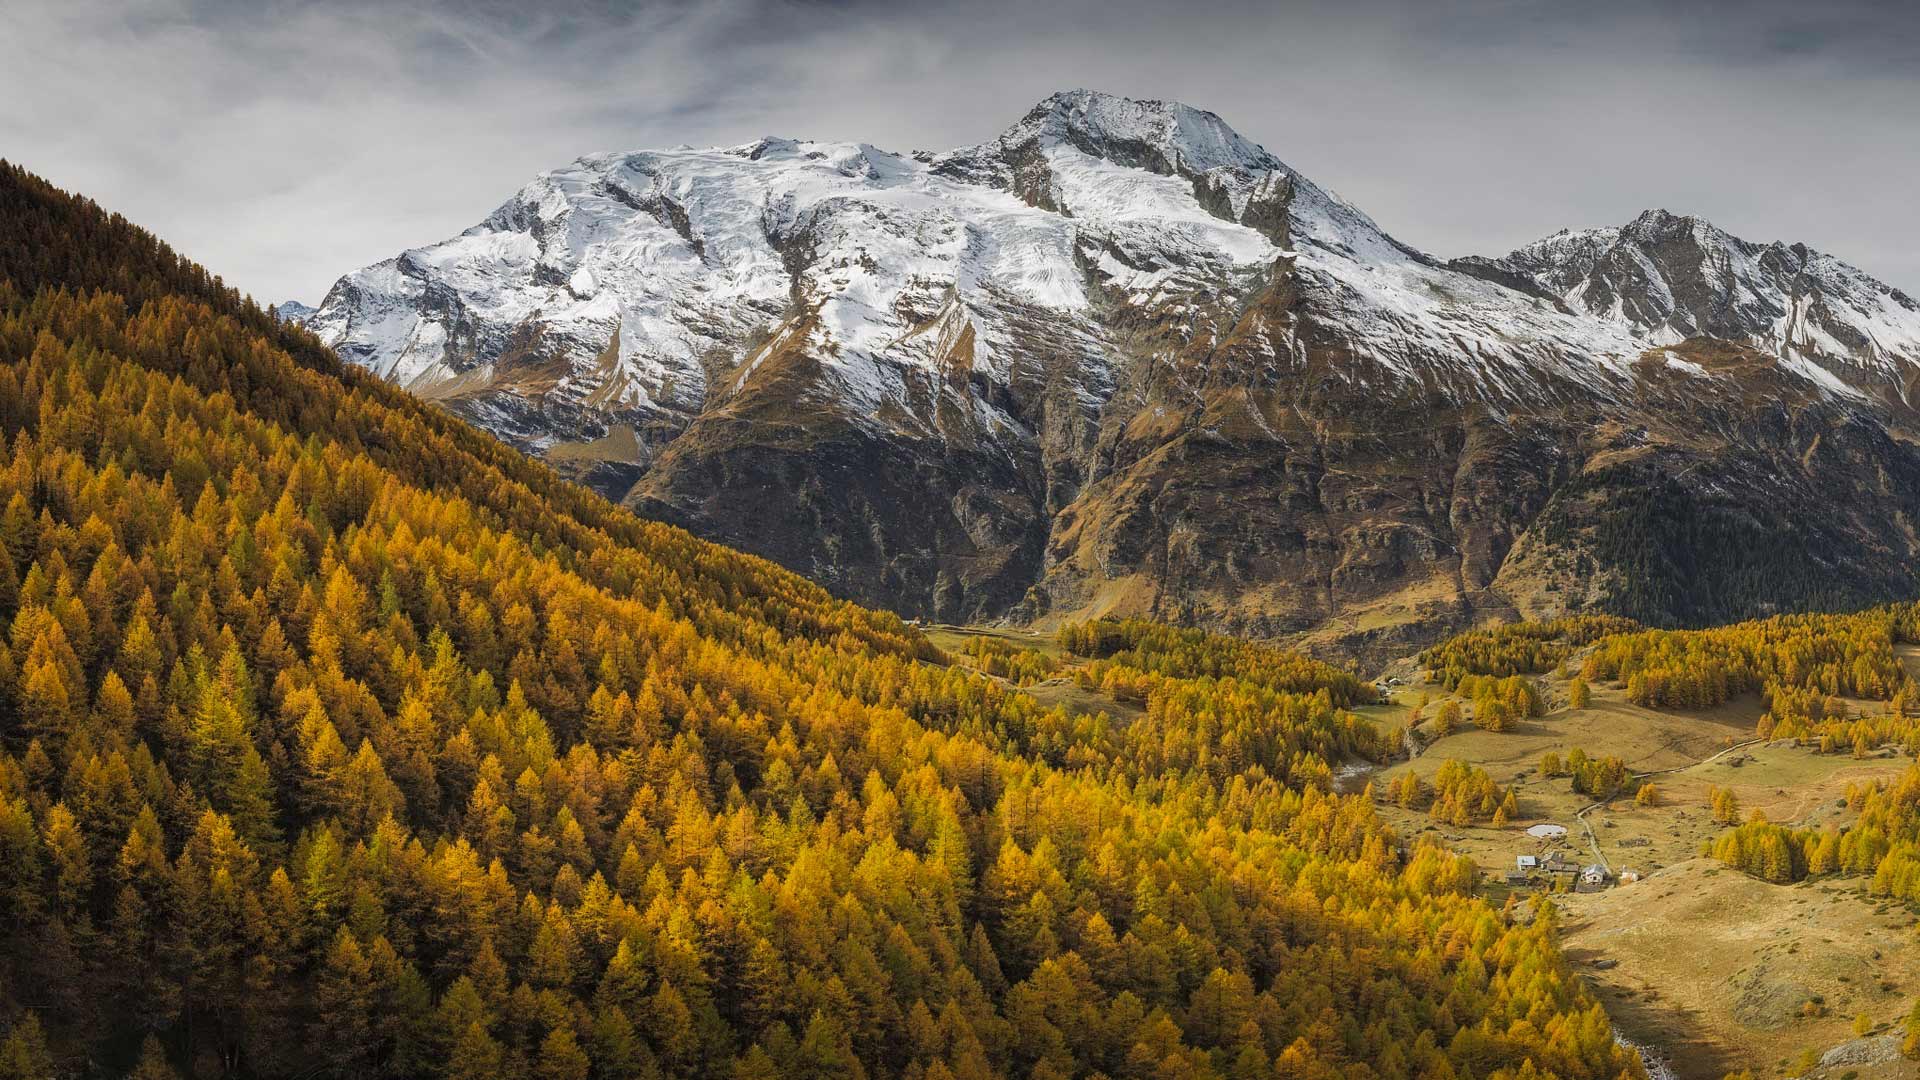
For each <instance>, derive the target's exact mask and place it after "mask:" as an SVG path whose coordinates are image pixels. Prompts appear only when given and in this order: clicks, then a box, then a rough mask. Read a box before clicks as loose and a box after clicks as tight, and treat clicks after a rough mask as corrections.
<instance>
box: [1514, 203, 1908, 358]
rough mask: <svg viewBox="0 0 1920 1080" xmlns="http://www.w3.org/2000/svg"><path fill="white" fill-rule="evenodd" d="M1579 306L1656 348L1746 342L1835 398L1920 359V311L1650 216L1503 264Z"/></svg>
mask: <svg viewBox="0 0 1920 1080" xmlns="http://www.w3.org/2000/svg"><path fill="white" fill-rule="evenodd" d="M1483 262H1484V263H1485V264H1486V265H1488V266H1492V267H1497V268H1499V269H1502V270H1506V271H1509V272H1512V273H1516V274H1519V275H1521V276H1523V277H1525V278H1527V279H1529V280H1531V281H1532V282H1534V283H1536V284H1537V285H1539V286H1540V287H1541V288H1542V289H1544V290H1545V291H1547V292H1548V293H1550V294H1552V295H1553V296H1555V297H1558V298H1559V299H1560V300H1561V301H1563V302H1564V303H1565V304H1566V305H1567V307H1569V308H1570V309H1572V310H1575V311H1579V312H1583V313H1586V314H1589V315H1592V316H1597V317H1599V318H1602V319H1604V320H1606V321H1608V322H1611V323H1615V324H1624V325H1626V326H1629V327H1631V328H1632V329H1633V332H1634V333H1635V334H1637V335H1639V336H1642V337H1644V338H1646V339H1648V340H1650V341H1653V342H1655V343H1659V344H1673V343H1678V342H1681V341H1684V340H1686V339H1688V338H1692V337H1695V336H1700V335H1705V336H1709V337H1714V338H1719V339H1723V340H1729V341H1737V342H1741V343H1744V344H1749V345H1751V346H1753V347H1755V348H1758V349H1761V350H1763V351H1765V352H1769V353H1773V354H1776V355H1777V356H1779V358H1780V359H1781V361H1782V363H1783V364H1786V365H1788V366H1790V367H1792V368H1794V369H1796V370H1799V371H1801V372H1802V373H1804V374H1805V375H1806V376H1807V377H1808V378H1810V379H1813V380H1815V381H1817V382H1821V383H1822V384H1823V385H1828V386H1829V387H1830V388H1832V389H1835V390H1836V391H1840V392H1846V391H1847V390H1848V388H1849V387H1850V386H1851V385H1852V384H1853V383H1856V382H1858V381H1860V380H1861V379H1862V378H1872V377H1874V376H1880V377H1884V378H1891V379H1894V380H1895V381H1897V382H1902V383H1903V382H1904V376H1905V375H1906V374H1908V373H1910V370H1911V368H1912V367H1913V365H1914V364H1915V363H1916V362H1920V303H1916V302H1915V301H1914V300H1913V299H1912V298H1911V297H1908V296H1907V295H1906V294H1904V293H1902V292H1900V291H1899V290H1897V289H1894V288H1891V287H1890V286H1887V285H1885V284H1882V283H1881V282H1879V281H1876V280H1874V279H1873V278H1872V277H1870V276H1868V275H1867V274H1866V273H1864V272H1862V271H1860V270H1858V269H1856V268H1854V267H1852V266H1849V265H1847V264H1846V263H1844V262H1841V261H1840V260H1838V259H1835V258H1833V257H1832V256H1830V255H1825V254H1822V253H1821V252H1818V251H1813V250H1811V249H1809V248H1807V247H1806V246H1805V245H1803V244H1792V245H1788V244H1783V243H1779V242H1775V243H1772V244H1764V245H1763V244H1756V243H1750V242H1748V241H1745V240H1742V239H1740V238H1738V237H1735V236H1732V235H1730V234H1728V233H1726V232H1724V231H1722V230H1720V229H1718V228H1716V227H1714V226H1713V225H1712V224H1710V223H1709V222H1706V221H1703V220H1701V219H1699V218H1696V217H1684V216H1678V215H1674V214H1670V213H1668V212H1667V211H1665V210H1649V211H1647V212H1645V213H1643V214H1641V215H1640V216H1639V217H1637V218H1635V219H1634V220H1632V221H1631V222H1628V223H1627V224H1626V225H1623V226H1621V227H1619V228H1613V229H1607V228H1603V229H1583V230H1579V231H1567V232H1560V233H1555V234H1554V235H1552V236H1549V237H1547V238H1545V239H1543V240H1538V241H1535V242H1534V243H1532V244H1528V245H1526V246H1525V247H1522V248H1520V249H1519V250H1517V251H1514V252H1513V253H1511V254H1509V255H1507V256H1506V257H1505V258H1502V259H1499V260H1483Z"/></svg>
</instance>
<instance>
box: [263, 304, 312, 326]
mask: <svg viewBox="0 0 1920 1080" xmlns="http://www.w3.org/2000/svg"><path fill="white" fill-rule="evenodd" d="M317 310H319V309H318V308H315V307H312V306H311V305H308V304H303V303H301V302H300V301H298V300H282V301H281V302H280V303H278V304H276V305H274V309H273V313H274V315H275V317H277V318H278V319H279V320H280V321H281V322H285V323H292V324H294V325H295V326H300V325H303V324H305V323H306V321H307V320H308V319H311V318H313V313H314V312H315V311H317Z"/></svg>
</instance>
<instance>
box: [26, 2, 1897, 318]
mask: <svg viewBox="0 0 1920 1080" xmlns="http://www.w3.org/2000/svg"><path fill="white" fill-rule="evenodd" d="M1915 11H1916V9H1914V8H1913V7H1912V6H1910V5H1905V4H1889V3H1875V2H1854V3H1834V4H1823V5H1806V4H1801V3H1785V2H1766V3H1744V4H1742V3H1731V2H1727V0H1711V2H1706V3H1696V4H1687V5H1667V4H1655V3H1626V4H1613V5H1595V4H1586V3H1563V2H1557V0H1459V2H1446V3H1440V2H1432V3H1420V2H1415V0H1407V2H1401V3H1388V2H1384V0H1378V2H1376V0H1351V2H1346V3H1338V4H1291V5H1273V4H1260V3H1251V2H1237V0H1226V2H1217V3H1193V2H1189V3H1181V4H1149V3H1143V2H1139V0H1108V2H1104V3H1096V2H1093V0H1062V2H1055V3H1046V4H1036V3H1016V2H1012V0H984V2H980V3H974V4H965V5H931V4H921V5H913V4H899V3H881V2H877V0H876V2H851V3H825V2H794V0H714V2H694V0H684V2H682V0H674V2H655V3H644V4H627V3H615V2H612V0H600V2H588V0H571V2H561V3H547V4H540V3H526V2H524V0H430V2H424V3H411V4H400V3H378V2H374V0H357V2H355V0H348V2H337V3H318V2H296V0H267V2H264V3H258V2H256V3H248V2H242V0H135V2H132V3H114V2H110V0H14V2H12V3H9V4H7V5H5V6H4V7H3V8H0V41H4V42H6V43H7V45H8V54H9V63H8V65H7V66H6V67H5V69H3V70H0V155H5V156H7V157H9V158H12V159H14V160H17V161H19V162H21V163H22V164H25V165H26V166H28V167H29V168H32V169H35V170H36V171H39V172H41V173H43V174H45V175H47V176H48V177H49V178H50V179H52V180H53V181H55V182H56V183H59V184H62V185H64V186H68V187H72V188H75V189H78V190H81V191H83V192H85V193H87V194H89V195H92V196H93V197H95V198H97V199H100V200H101V201H102V202H104V203H106V204H107V205H109V206H112V207H114V208H115V209H119V210H121V211H123V212H125V213H127V214H128V215H129V216H130V217H132V218H133V219H135V220H137V221H140V222H142V223H144V224H147V225H149V226H150V227H152V228H154V229H155V230H156V231H158V232H159V233H160V234H161V235H162V236H164V237H165V238H166V239H168V240H169V241H171V242H173V243H174V244H176V245H177V246H178V247H180V248H181V249H183V250H185V251H186V252H188V253H190V254H192V255H193V256H195V257H196V258H199V259H201V260H203V261H204V262H206V263H207V264H208V265H209V266H210V267H211V268H213V269H214V270H215V271H216V272H219V273H221V274H223V275H225V276H226V277H227V278H228V279H229V280H230V281H233V282H235V283H236V284H238V285H240V286H241V287H242V288H245V289H248V290H250V291H252V292H254V293H255V294H256V295H258V296H260V297H261V298H263V299H267V300H278V299H282V298H286V297H298V298H301V299H304V300H308V301H310V302H311V301H314V300H317V299H318V298H319V296H320V294H321V293H322V292H323V291H324V290H325V288H326V287H327V285H328V284H330V283H331V281H332V280H333V278H334V277H336V276H337V275H339V274H340V273H342V272H344V271H346V270H349V269H352V268H354V267H357V266H361V265H364V264H366V263H369V262H373V261H375V260H378V259H381V258H384V257H386V256H388V255H391V254H393V253H394V252H396V251H399V250H400V249H402V248H404V247H407V246H411V245H415V244H420V243H426V242H430V241H433V240H437V239H440V238H443V237H445V236H447V235H450V234H452V233H454V232H456V231H458V230H459V229H461V228H464V227H466V226H468V225H470V224H472V223H473V222H474V221H477V220H479V218H480V217H482V216H483V215H484V214H485V213H486V212H487V211H489V210H490V209H492V208H493V207H494V206H495V205H497V204H498V203H500V202H501V201H502V200H504V199H505V198H506V197H507V196H508V195H509V194H510V193H511V192H512V191H513V190H514V189H516V188H517V187H519V186H520V185H521V184H522V183H524V182H525V181H526V180H527V179H528V178H529V177H531V176H532V175H533V174H534V173H536V172H538V171H540V170H542V169H546V168H551V167H553V166H556V165H558V164H561V163H563V162H566V161H568V160H571V159H572V158H574V157H577V156H579V155H581V154H583V153H589V152H593V151H599V150H614V149H632V148H639V147H645V146H658V145H673V144H678V143H683V142H685V143H693V144H696V145H707V144H715V143H729V142H739V141H745V140H747V139H751V138H754V137H757V136H759V135H763V134H773V133H778V134H789V135H796V136H802V137H814V138H833V139H857V140H862V141H867V142H872V143H875V144H878V145H881V146H886V147H890V148H894V149H902V150H905V149H915V148H944V147H948V146H953V145H960V144H964V143H969V142H975V141H979V140H982V139H985V138H988V137H991V136H992V135H993V134H994V133H995V132H996V131H997V130H999V129H1000V128H1001V127H1004V126H1005V125H1006V124H1008V123H1010V122H1012V121H1013V120H1015V119H1016V118H1018V117H1019V116H1020V115H1021V113H1022V112H1023V111H1024V110H1025V109H1026V108H1027V107H1028V106H1030V105H1031V104H1032V103H1033V102H1034V101H1036V100H1038V99H1039V98H1041V97H1043V96H1045V95H1046V94H1047V93H1049V92H1051V91H1053V90H1055V89H1060V88H1064V87H1074V86H1092V87H1097V88H1100V89H1105V90H1111V91H1115V92H1119V93H1127V94H1132V95H1135V96H1143V97H1163V98H1175V99H1178V100H1182V101H1186V102H1188V103H1190V104H1194V105H1198V106H1202V107H1205V108H1209V109H1212V110H1214V111H1216V112H1218V113H1220V114H1221V115H1222V116H1223V117H1225V118H1226V119H1227V121H1228V122H1229V123H1231V124H1233V125H1234V126H1235V127H1236V128H1238V129H1239V130H1240V131H1242V132H1243V133H1244V134H1246V135H1247V136H1249V137H1250V138H1253V139H1255V140H1257V141H1259V142H1261V143H1262V144H1264V145H1266V146H1267V147H1268V148H1269V149H1271V150H1273V151H1274V152H1275V153H1276V154H1278V155H1279V156H1280V157H1281V158H1283V159H1285V160H1287V161H1288V162H1289V163H1291V164H1293V165H1294V166H1295V167H1297V168H1299V169H1301V170H1302V171H1304V172H1306V173H1308V174H1309V175H1311V176H1313V177H1315V178H1316V179H1317V180H1319V181H1320V182H1322V183H1323V184H1326V185H1327V186H1330V187H1332V188H1335V189H1336V190H1339V191H1341V192H1342V193H1343V194H1344V195H1345V196H1346V197H1348V198H1349V199H1351V200H1352V201H1353V202H1355V203H1356V204H1358V205H1359V206H1361V207H1362V208H1364V209H1366V210H1367V211H1368V212H1369V213H1371V214H1372V215H1373V216H1374V217H1376V218H1377V219H1379V220H1380V222H1381V223H1382V224H1383V225H1384V226H1386V227H1387V228H1388V229H1389V230H1390V231H1392V232H1394V233H1395V234H1396V235H1398V236H1400V237H1401V238H1402V239H1404V240H1406V241H1408V242H1409V243H1413V244H1415V245H1418V246H1420V247H1423V248H1426V249H1428V250H1431V251H1434V252H1436V253H1438V254H1441V255H1459V254H1467V253H1498V252H1501V251H1505V250H1507V249H1509V248H1511V247H1513V246H1515V245H1517V244H1520V243H1523V242H1525V241H1527V240H1530V239H1533V238H1534V237H1536V236H1538V235H1541V234H1544V233H1547V232H1551V231H1553V230H1555V229H1558V228H1562V227H1570V226H1582V225H1593V224H1602V223H1618V222H1622V221H1625V220H1627V219H1628V218H1630V217H1632V216H1633V214H1635V213H1637V212H1638V211H1639V210H1641V209H1644V208H1645V207H1648V206H1664V207H1667V208H1669V209H1672V210H1676V211H1683V212H1690V213H1697V214H1701V215H1704V216H1706V217H1709V218H1711V219H1713V220H1714V221H1716V222H1717V223H1719V224H1720V225H1722V226H1723V227H1725V228H1728V229H1729V230H1731V231H1733V232H1736V233H1739V234H1741V235H1744V236H1748V237H1750V238H1753V239H1761V240H1767V239H1774V238H1780V239H1788V240H1803V241H1805V242H1807V243H1810V244H1813V245H1814V246H1816V247H1820V248H1822V249H1824V250H1828V251H1831V252H1833V253H1834V254H1837V255H1839V256H1841V257H1842V258H1846V259H1848V260H1850V261H1853V262H1855V263H1858V264H1859V265H1861V266H1863V267H1864V268H1866V269H1867V270H1869V271H1870V272H1873V273H1875V274H1877V275H1879V276H1881V277H1883V278H1886V279H1887V280H1889V281H1890V282H1892V283H1893V284H1896V285H1901V286H1903V287H1905V288H1907V289H1908V290H1909V291H1916V290H1920V251H1917V250H1916V247H1915V244H1914V239H1915V237H1916V234H1917V233H1920V206H1917V205H1916V201H1915V200H1913V199H1912V198H1911V195H1910V190H1911V187H1912V180H1911V178H1912V177H1913V176H1914V175H1915V174H1916V171H1920V139H1915V138H1914V130H1915V127H1916V120H1920V108H1916V105H1917V104H1920V15H1916V14H1915Z"/></svg>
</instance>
